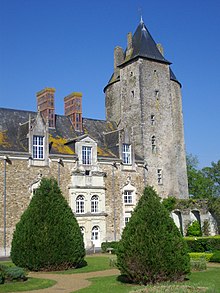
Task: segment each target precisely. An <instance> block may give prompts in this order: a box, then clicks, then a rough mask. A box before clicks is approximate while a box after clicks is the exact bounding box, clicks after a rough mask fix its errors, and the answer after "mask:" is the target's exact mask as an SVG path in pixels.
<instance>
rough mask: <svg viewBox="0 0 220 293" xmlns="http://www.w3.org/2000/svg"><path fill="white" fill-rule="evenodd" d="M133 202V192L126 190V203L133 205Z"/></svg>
mask: <svg viewBox="0 0 220 293" xmlns="http://www.w3.org/2000/svg"><path fill="white" fill-rule="evenodd" d="M132 202H133V200H132V191H131V190H125V191H124V203H125V204H131V203H132Z"/></svg>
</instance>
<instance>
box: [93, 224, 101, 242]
mask: <svg viewBox="0 0 220 293" xmlns="http://www.w3.org/2000/svg"><path fill="white" fill-rule="evenodd" d="M91 234H92V235H91V240H92V241H97V240H99V238H100V228H99V226H94V227H93V228H92V233H91Z"/></svg>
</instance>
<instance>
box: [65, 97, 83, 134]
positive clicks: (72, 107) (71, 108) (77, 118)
mask: <svg viewBox="0 0 220 293" xmlns="http://www.w3.org/2000/svg"><path fill="white" fill-rule="evenodd" d="M64 113H65V115H66V116H68V117H69V118H70V120H71V121H72V123H73V126H74V128H75V130H76V131H80V132H82V93H78V92H74V93H72V94H70V95H68V96H66V97H65V98H64Z"/></svg>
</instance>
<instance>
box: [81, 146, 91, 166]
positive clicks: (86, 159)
mask: <svg viewBox="0 0 220 293" xmlns="http://www.w3.org/2000/svg"><path fill="white" fill-rule="evenodd" d="M82 163H83V165H91V164H92V147H91V146H85V145H83V146H82Z"/></svg>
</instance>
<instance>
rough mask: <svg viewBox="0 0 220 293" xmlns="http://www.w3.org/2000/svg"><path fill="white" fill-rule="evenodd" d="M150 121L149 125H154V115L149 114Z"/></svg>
mask: <svg viewBox="0 0 220 293" xmlns="http://www.w3.org/2000/svg"><path fill="white" fill-rule="evenodd" d="M150 121H151V125H154V124H155V115H153V114H151V116H150Z"/></svg>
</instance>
